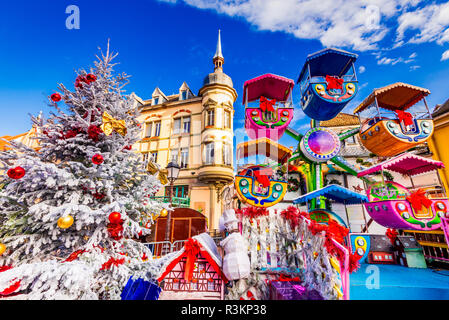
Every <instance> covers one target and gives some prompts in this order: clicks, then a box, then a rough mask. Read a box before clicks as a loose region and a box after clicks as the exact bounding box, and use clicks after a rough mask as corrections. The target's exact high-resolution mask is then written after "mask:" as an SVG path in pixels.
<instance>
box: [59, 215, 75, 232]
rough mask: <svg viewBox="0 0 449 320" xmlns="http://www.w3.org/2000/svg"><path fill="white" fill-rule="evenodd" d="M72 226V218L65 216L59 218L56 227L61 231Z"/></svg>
mask: <svg viewBox="0 0 449 320" xmlns="http://www.w3.org/2000/svg"><path fill="white" fill-rule="evenodd" d="M72 224H73V217H72V216H71V215H67V216H65V217H61V218H59V219H58V227H60V228H61V229H67V228H70V226H71V225H72Z"/></svg>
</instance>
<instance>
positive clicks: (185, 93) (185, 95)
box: [181, 90, 187, 100]
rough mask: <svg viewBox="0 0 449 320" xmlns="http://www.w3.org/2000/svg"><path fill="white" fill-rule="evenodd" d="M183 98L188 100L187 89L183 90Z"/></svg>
mask: <svg viewBox="0 0 449 320" xmlns="http://www.w3.org/2000/svg"><path fill="white" fill-rule="evenodd" d="M181 100H187V90H185V91H182V92H181Z"/></svg>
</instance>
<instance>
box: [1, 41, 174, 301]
mask: <svg viewBox="0 0 449 320" xmlns="http://www.w3.org/2000/svg"><path fill="white" fill-rule="evenodd" d="M115 57H116V54H112V53H110V52H109V45H108V49H107V51H106V53H103V52H101V54H100V55H99V56H97V59H98V60H97V61H96V62H95V65H94V67H92V68H90V70H89V72H87V71H85V70H80V71H78V72H77V73H78V74H77V78H76V81H75V87H74V89H73V90H72V91H71V90H69V89H68V88H67V87H66V86H64V85H62V84H60V85H59V86H58V89H59V90H58V91H59V92H58V93H54V94H52V95H51V96H50V97H49V104H50V105H52V106H54V107H55V109H56V112H54V113H52V114H51V115H50V117H49V119H47V120H45V119H43V117H41V116H39V117H36V118H35V117H33V118H32V120H33V123H34V125H35V126H36V128H37V130H38V132H39V135H38V137H37V139H38V141H39V146H40V148H39V149H38V150H34V149H31V148H28V147H26V146H24V145H21V144H18V143H14V142H10V144H11V145H12V151H8V152H2V153H1V154H0V162H1V167H0V170H1V171H2V172H3V175H2V177H1V180H2V181H1V182H0V188H1V190H0V223H1V225H0V298H2V297H3V298H5V297H7V298H9V299H14V298H17V299H120V293H121V291H122V289H123V287H124V286H125V284H126V282H127V281H128V279H129V278H130V277H131V276H134V277H140V278H143V279H144V280H151V279H152V278H153V277H154V275H155V274H156V273H157V272H158V265H159V264H160V263H163V261H160V260H159V262H156V261H157V260H153V259H152V257H151V252H150V251H149V250H148V249H147V248H146V247H145V246H144V245H143V244H142V243H140V242H138V241H136V240H134V239H137V238H139V237H141V236H145V235H148V234H149V233H150V230H149V229H147V228H146V227H148V226H149V225H151V221H152V216H154V215H157V214H159V213H160V211H161V210H162V209H163V208H164V207H165V205H164V204H162V203H158V202H155V201H153V200H151V199H150V196H151V195H153V194H154V193H156V192H157V190H158V189H159V188H160V187H161V184H160V182H159V181H158V179H157V177H155V176H153V175H150V174H148V172H147V171H146V168H145V164H144V163H143V161H142V159H141V156H139V155H138V154H136V153H135V152H134V151H132V150H131V146H132V145H133V144H134V143H135V142H136V141H137V140H138V139H139V132H140V124H139V123H138V122H137V121H136V117H137V115H138V110H137V107H136V106H135V104H134V103H133V99H132V98H131V97H130V96H129V95H125V91H124V89H123V88H124V86H125V85H126V84H127V83H128V76H127V75H126V74H115V73H114V70H113V68H114V66H115V64H114V63H113V59H114V58H115ZM142 219H144V220H145V219H148V220H149V221H150V223H149V224H148V223H142ZM144 222H145V221H144ZM145 225H146V227H145Z"/></svg>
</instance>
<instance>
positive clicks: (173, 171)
mask: <svg viewBox="0 0 449 320" xmlns="http://www.w3.org/2000/svg"><path fill="white" fill-rule="evenodd" d="M166 169H167V179H168V181H169V182H170V188H169V193H168V197H169V200H170V205H171V204H172V203H173V202H172V196H173V183H174V182H175V180H176V179H178V175H179V171H180V169H181V168H180V167H179V165H178V164H177V163H176V162H173V161H172V162H170V163H169V164H168V165H167V168H166ZM170 225H171V211H168V214H167V226H166V227H165V250H164V251H165V252H164V253H165V254H167V253H169V251H170V250H169V243H170Z"/></svg>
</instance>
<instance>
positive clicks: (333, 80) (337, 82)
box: [326, 75, 344, 90]
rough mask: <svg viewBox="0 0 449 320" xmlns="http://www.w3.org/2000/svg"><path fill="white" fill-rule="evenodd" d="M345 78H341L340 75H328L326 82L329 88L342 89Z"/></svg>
mask: <svg viewBox="0 0 449 320" xmlns="http://www.w3.org/2000/svg"><path fill="white" fill-rule="evenodd" d="M343 82H344V80H343V79H340V78H338V77H333V76H329V75H326V84H327V89H328V90H332V89H333V90H341V89H343Z"/></svg>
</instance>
